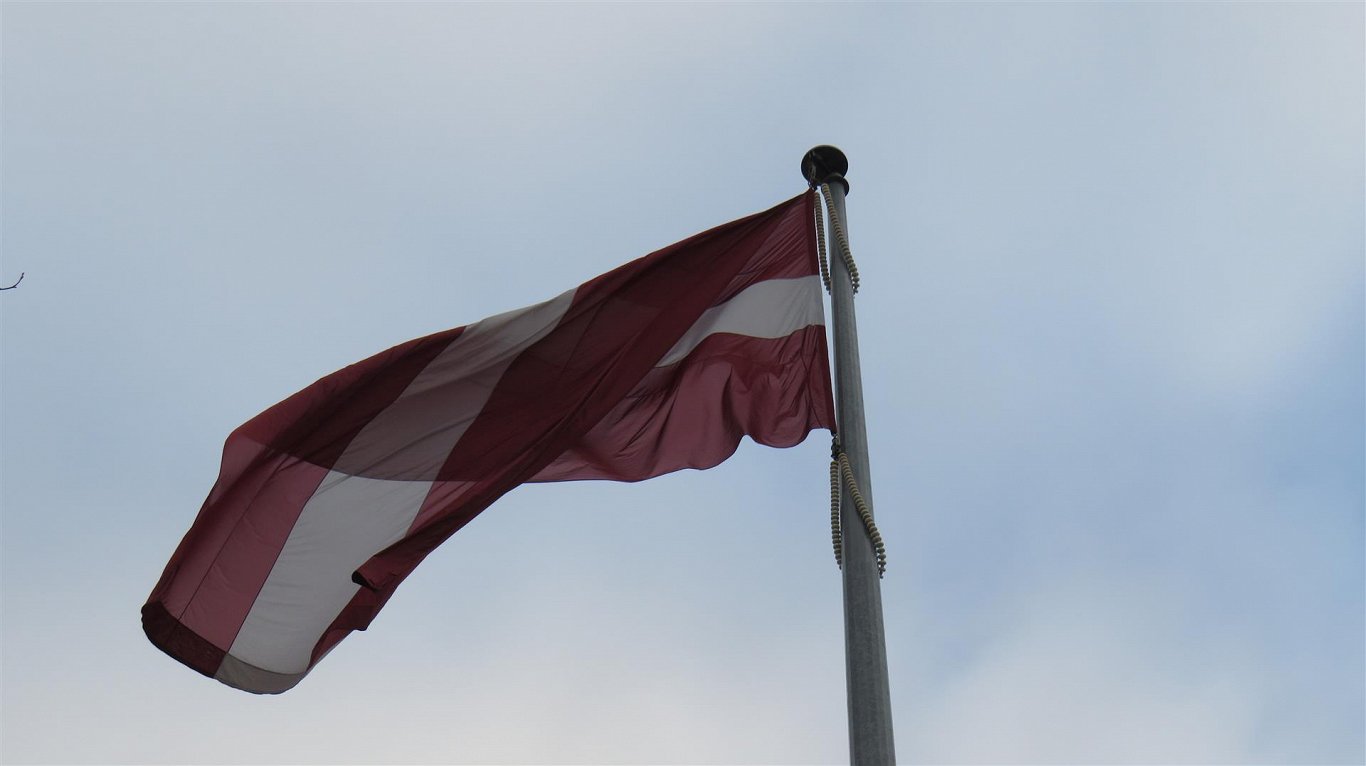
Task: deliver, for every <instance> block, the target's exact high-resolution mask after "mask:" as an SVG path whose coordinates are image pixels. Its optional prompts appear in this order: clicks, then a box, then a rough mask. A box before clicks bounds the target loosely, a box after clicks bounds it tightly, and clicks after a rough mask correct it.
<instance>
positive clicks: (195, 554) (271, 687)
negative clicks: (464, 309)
mask: <svg viewBox="0 0 1366 766" xmlns="http://www.w3.org/2000/svg"><path fill="white" fill-rule="evenodd" d="M814 206H815V199H814V194H813V193H807V194H803V195H801V196H798V197H795V198H793V199H791V200H788V201H787V202H784V203H783V204H781V205H778V206H777V207H775V208H773V209H772V210H769V211H767V212H763V213H759V214H756V215H752V216H749V217H748V218H743V219H741V220H738V221H735V222H732V223H728V224H725V225H723V226H719V227H717V228H715V229H712V230H710V231H707V232H704V233H702V234H698V235H696V236H694V237H692V238H690V239H688V240H685V241H683V242H679V243H678V244H675V245H672V246H670V247H667V248H665V249H663V250H660V251H658V252H655V253H652V254H651V255H648V256H646V257H644V258H641V259H639V260H636V261H634V262H632V263H628V264H626V265H625V266H622V267H620V268H618V269H616V270H614V271H611V272H609V273H607V274H604V275H602V276H600V277H598V278H596V279H593V280H592V281H590V282H588V283H586V284H584V285H582V286H580V287H579V288H577V289H575V290H570V291H569V292H567V293H564V294H563V295H560V296H558V297H555V298H552V299H551V300H548V301H546V302H544V303H540V304H537V305H535V306H531V307H528V308H524V309H519V310H517V311H510V312H508V313H506V314H500V315H498V316H494V317H490V318H488V319H484V320H482V321H479V322H475V323H474V324H471V325H468V326H465V327H459V328H456V329H454V330H448V331H445V332H441V333H437V334H435V335H430V336H427V337H425V338H419V339H418V340H414V341H410V342H408V343H404V344H402V345H400V346H395V347H394V348H391V349H389V350H388V351H385V352H383V353H380V354H378V355H376V356H373V357H371V358H369V359H366V360H365V361H363V362H360V363H358V364H354V365H352V366H350V367H347V368H345V369H343V370H340V371H338V372H336V373H333V374H331V375H328V376H327V377H325V378H323V379H321V380H319V381H317V382H316V383H314V384H312V385H311V386H309V387H307V388H305V389H304V390H302V391H300V392H299V393H297V394H295V395H293V396H291V397H289V398H288V399H286V400H284V401H283V402H280V403H279V404H277V405H275V406H274V407H271V408H270V409H268V410H266V411H265V412H263V413H261V414H260V415H258V416H256V417H255V418H253V419H252V420H250V421H248V422H247V423H246V424H244V425H243V426H241V427H240V428H238V429H237V430H236V431H234V432H233V433H232V434H231V435H230V436H229V437H228V440H227V444H226V445H225V447H224V449H223V464H222V469H221V472H220V473H219V477H218V481H217V483H216V484H215V485H214V487H213V490H212V491H211V492H210V493H209V497H208V499H207V500H206V501H205V502H204V506H203V508H202V509H201V510H200V512H199V516H198V518H197V519H196V520H195V522H194V525H193V526H191V527H190V530H189V532H188V533H186V535H185V538H184V539H183V540H182V541H181V543H180V546H179V547H178V548H177V549H176V551H175V553H174V554H173V555H172V556H171V560H170V563H168V564H167V566H166V570H165V572H164V573H163V574H162V576H161V580H160V582H158V583H157V585H156V588H155V590H153V591H152V595H151V597H150V598H149V599H148V601H147V604H146V606H144V607H143V608H142V622H143V628H144V630H145V631H146V632H147V636H148V637H149V638H150V639H151V640H152V643H154V644H155V645H156V646H158V647H159V648H161V649H162V650H163V651H165V652H166V653H167V654H169V655H171V656H172V657H174V658H175V659H177V660H179V661H180V662H182V663H184V664H186V665H188V666H190V667H191V668H193V669H195V670H197V671H199V672H200V673H203V674H204V675H207V676H212V677H213V678H216V679H218V680H219V681H221V682H223V683H225V684H227V685H229V686H234V687H237V688H239V689H245V690H247V691H250V692H257V693H278V692H282V691H284V690H286V689H289V688H290V687H292V686H294V685H295V684H296V683H298V682H299V680H300V679H301V678H303V676H304V675H305V674H307V673H308V672H309V670H310V669H311V668H312V667H313V666H314V665H315V664H316V663H317V662H318V661H319V660H320V659H321V658H322V657H323V656H324V655H325V654H327V652H328V651H329V650H331V649H332V647H333V646H335V645H336V644H337V642H338V641H340V640H341V639H342V638H344V637H345V636H346V635H347V634H348V633H350V632H351V631H353V630H364V629H365V628H366V627H367V626H368V625H369V624H370V621H371V620H373V619H374V617H375V615H376V613H378V612H379V610H380V608H381V607H383V606H384V603H385V602H386V601H387V600H388V599H389V597H390V596H391V595H392V594H393V592H394V590H395V588H397V587H398V585H399V583H400V582H402V581H403V579H404V578H405V577H406V576H407V575H408V573H410V572H412V571H413V569H414V568H415V567H416V566H417V565H418V564H419V563H420V562H421V561H422V559H423V558H424V557H425V556H426V555H427V554H428V553H429V552H431V551H432V550H433V549H435V548H436V547H437V546H438V545H440V544H441V543H442V541H444V540H445V539H446V538H448V537H449V536H450V535H451V534H453V533H454V532H455V531H456V530H458V529H460V528H461V527H463V526H464V525H465V524H467V523H469V521H470V520H471V519H473V518H474V517H475V516H476V515H478V514H479V513H480V512H481V511H483V510H484V509H485V508H488V507H489V505H491V504H492V503H493V502H494V501H496V500H497V499H498V498H499V497H501V496H502V495H503V494H504V493H506V492H508V491H509V490H511V489H512V488H514V487H516V486H517V485H519V484H522V483H523V482H548V481H568V480H577V479H612V480H616V481H640V480H642V479H648V478H650V477H652V476H659V475H661V474H665V473H669V472H671V471H677V470H679V469H682V468H710V467H712V466H715V465H717V464H718V463H720V462H721V461H723V460H725V459H726V458H728V457H730V455H731V454H732V453H734V452H735V449H736V447H737V446H738V444H739V442H740V439H741V437H742V436H745V435H748V436H749V437H750V438H752V439H754V440H755V441H757V442H759V443H761V444H766V445H769V446H773V447H790V446H792V445H794V444H797V443H798V442H800V441H801V440H802V439H803V438H805V436H806V434H807V433H808V432H809V431H811V430H812V429H815V428H828V429H832V430H833V427H834V424H835V417H834V408H833V404H832V397H831V391H830V373H829V367H828V361H827V353H826V342H825V328H824V315H823V311H822V303H821V283H820V278H819V277H818V276H817V264H816V240H815V231H814V224H813V220H814V219H813V216H814V215H815V208H814Z"/></svg>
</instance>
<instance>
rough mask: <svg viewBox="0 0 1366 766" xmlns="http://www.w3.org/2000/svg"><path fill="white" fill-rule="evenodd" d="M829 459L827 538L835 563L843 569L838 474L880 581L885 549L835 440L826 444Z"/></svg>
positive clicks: (843, 453)
mask: <svg viewBox="0 0 1366 766" xmlns="http://www.w3.org/2000/svg"><path fill="white" fill-rule="evenodd" d="M830 458H831V460H830V538H831V541H832V542H833V543H834V545H835V563H836V564H837V565H839V567H840V568H841V569H843V568H844V553H843V543H844V531H843V529H842V528H841V525H840V492H839V481H838V480H837V479H836V474H838V475H839V476H840V477H842V478H843V479H844V485H845V487H847V488H848V489H849V497H850V499H852V500H853V501H854V509H855V510H857V511H858V515H859V518H860V519H862V520H863V527H864V529H867V530H868V537H869V539H871V540H872V541H873V550H874V551H875V552H876V554H877V576H878V577H879V578H881V577H882V575H883V574H884V573H885V572H886V571H887V548H886V546H885V545H884V544H883V542H882V533H881V532H879V531H878V530H877V524H876V523H874V521H873V512H872V511H871V510H869V508H868V503H866V502H865V501H864V499H863V493H862V492H860V491H859V487H858V482H857V481H856V480H855V479H854V467H853V466H852V465H850V464H849V456H848V455H847V454H845V452H844V448H843V447H841V446H840V441H839V438H838V437H835V438H832V439H831V441H830Z"/></svg>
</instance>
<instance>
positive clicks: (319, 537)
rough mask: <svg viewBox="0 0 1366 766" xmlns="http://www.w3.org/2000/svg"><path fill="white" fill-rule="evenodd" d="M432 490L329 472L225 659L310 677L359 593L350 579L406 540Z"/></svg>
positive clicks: (421, 485) (422, 485)
mask: <svg viewBox="0 0 1366 766" xmlns="http://www.w3.org/2000/svg"><path fill="white" fill-rule="evenodd" d="M431 486H432V485H431V482H425V481H384V480H381V479H365V478H361V477H358V476H347V475H346V474H343V473H338V472H336V471H332V472H330V473H328V474H327V478H325V479H323V482H322V485H321V486H319V487H318V491H317V492H314V493H313V497H311V498H309V500H308V504H307V505H305V506H304V509H303V511H302V512H301V513H300V514H299V520H298V521H297V522H295V524H294V528H293V529H292V530H291V531H290V533H289V539H288V540H286V541H285V546H284V548H283V549H282V550H281V551H280V556H279V558H278V559H276V561H275V567H274V568H273V569H271V570H270V576H269V577H268V578H266V582H265V584H264V585H263V586H262V587H261V592H260V593H259V594H258V595H257V596H256V601H255V603H253V604H252V606H251V611H250V612H249V613H248V614H247V619H246V621H245V622H243V623H242V628H241V630H239V631H238V632H237V638H236V640H234V641H233V642H232V649H230V650H229V652H228V653H229V654H231V655H232V656H234V657H236V658H237V659H239V660H241V661H243V662H246V663H249V664H251V665H254V666H256V667H258V668H263V669H265V670H269V671H272V672H275V673H302V672H303V671H305V670H307V669H308V662H309V657H310V655H311V654H312V653H313V646H314V645H315V644H317V643H318V638H319V637H320V636H322V634H323V631H324V630H326V629H327V626H328V625H330V624H331V623H332V620H334V619H336V617H337V614H338V613H339V612H341V609H342V607H344V606H346V603H347V602H348V601H350V600H351V597H352V596H354V595H355V593H356V589H357V588H359V587H360V586H359V585H356V584H355V583H353V582H351V573H352V572H354V571H355V570H356V567H358V566H360V565H361V564H364V563H365V562H366V560H367V559H369V558H370V557H371V556H373V555H375V553H377V552H378V551H381V550H383V549H384V548H387V547H388V546H390V545H392V544H393V543H395V542H397V541H398V540H399V539H400V538H402V537H403V535H404V533H405V532H407V531H408V527H409V525H411V524H412V523H413V519H414V518H416V516H417V512H418V510H419V509H421V508H422V501H423V500H424V499H426V497H427V491H428V490H429V489H430V488H431Z"/></svg>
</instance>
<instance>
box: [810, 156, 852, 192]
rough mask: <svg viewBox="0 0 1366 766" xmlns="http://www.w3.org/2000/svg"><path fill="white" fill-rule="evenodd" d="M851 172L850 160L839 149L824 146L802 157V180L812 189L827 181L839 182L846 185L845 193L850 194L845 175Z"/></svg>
mask: <svg viewBox="0 0 1366 766" xmlns="http://www.w3.org/2000/svg"><path fill="white" fill-rule="evenodd" d="M848 172H849V158H848V157H845V156H844V152H842V151H840V150H839V148H837V147H834V146H829V145H826V144H822V145H820V146H817V147H816V148H814V149H812V150H811V151H809V152H807V153H806V156H805V157H802V178H805V179H806V182H807V183H809V184H811V186H812V187H816V186H820V185H821V184H823V183H825V182H826V181H831V180H834V181H838V182H839V183H841V184H843V185H844V193H845V194H848V193H849V182H848V181H847V180H845V178H844V174H845V173H848Z"/></svg>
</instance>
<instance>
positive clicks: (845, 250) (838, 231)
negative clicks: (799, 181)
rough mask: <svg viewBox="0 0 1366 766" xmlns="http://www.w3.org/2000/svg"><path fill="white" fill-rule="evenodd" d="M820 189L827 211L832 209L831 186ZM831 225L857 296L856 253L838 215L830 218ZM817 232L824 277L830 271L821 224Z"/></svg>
mask: <svg viewBox="0 0 1366 766" xmlns="http://www.w3.org/2000/svg"><path fill="white" fill-rule="evenodd" d="M820 189H821V198H822V199H823V200H824V201H825V208H826V209H827V210H829V209H832V208H833V207H834V205H835V203H834V201H832V200H831V199H830V184H828V183H822V184H821V186H820ZM819 219H820V216H819V213H818V214H817V221H819ZM830 224H831V225H832V226H833V227H834V229H835V241H836V242H838V243H839V246H840V260H842V261H844V266H845V268H847V269H849V286H850V287H852V288H854V293H855V294H857V293H858V286H859V278H858V266H856V265H854V252H853V251H852V250H850V249H849V237H848V236H847V235H846V234H845V233H844V224H843V223H841V222H840V218H839V216H837V215H832V216H830ZM816 230H817V232H818V233H821V238H820V242H821V273H822V276H824V275H825V274H826V273H827V271H828V267H827V266H826V265H825V263H826V257H825V236H824V233H823V232H822V230H821V228H820V225H819V223H818V224H817V229H816ZM825 289H826V291H827V292H828V291H829V290H830V280H829V279H826V280H825Z"/></svg>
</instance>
